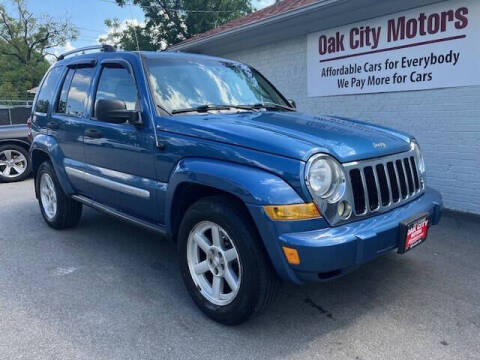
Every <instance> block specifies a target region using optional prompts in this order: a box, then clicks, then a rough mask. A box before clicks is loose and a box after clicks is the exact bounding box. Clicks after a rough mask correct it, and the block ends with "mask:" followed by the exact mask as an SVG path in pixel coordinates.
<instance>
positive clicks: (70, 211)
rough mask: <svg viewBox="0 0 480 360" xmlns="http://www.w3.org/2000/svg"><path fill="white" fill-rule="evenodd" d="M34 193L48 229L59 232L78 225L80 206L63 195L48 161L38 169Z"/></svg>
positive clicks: (80, 212)
mask: <svg viewBox="0 0 480 360" xmlns="http://www.w3.org/2000/svg"><path fill="white" fill-rule="evenodd" d="M35 191H36V194H37V196H38V204H39V205H40V211H41V212H42V216H43V219H44V220H45V222H46V223H47V224H48V225H49V226H50V227H52V228H54V229H57V230H61V229H67V228H72V227H75V226H77V225H78V222H79V221H80V218H81V216H82V204H80V203H79V202H77V201H75V200H73V199H71V198H69V197H68V196H67V195H65V193H64V192H63V190H62V187H61V186H60V183H59V182H58V179H57V176H56V174H55V171H54V170H53V167H52V164H51V163H50V162H49V161H45V162H43V163H42V164H41V165H40V166H39V168H38V171H37V174H36V178H35ZM49 205H51V206H49Z"/></svg>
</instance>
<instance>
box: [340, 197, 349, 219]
mask: <svg viewBox="0 0 480 360" xmlns="http://www.w3.org/2000/svg"><path fill="white" fill-rule="evenodd" d="M337 212H338V216H340V217H341V218H342V219H348V218H349V217H350V215H351V214H352V206H351V205H350V203H349V202H348V201H342V202H340V203H339V204H338V207H337Z"/></svg>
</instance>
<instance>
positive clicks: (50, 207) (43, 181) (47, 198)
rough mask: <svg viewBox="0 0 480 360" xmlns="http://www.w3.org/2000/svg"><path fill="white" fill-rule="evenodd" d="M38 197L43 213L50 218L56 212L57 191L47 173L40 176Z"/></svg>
mask: <svg viewBox="0 0 480 360" xmlns="http://www.w3.org/2000/svg"><path fill="white" fill-rule="evenodd" d="M40 198H41V200H42V207H43V211H44V212H45V215H46V216H47V218H48V219H49V220H52V219H53V218H54V217H55V215H56V214H57V193H56V192H55V185H54V183H53V180H52V178H51V177H50V175H49V174H47V173H43V174H42V176H41V177H40Z"/></svg>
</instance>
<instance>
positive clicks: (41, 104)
mask: <svg viewBox="0 0 480 360" xmlns="http://www.w3.org/2000/svg"><path fill="white" fill-rule="evenodd" d="M61 72H62V69H61V68H60V67H56V68H53V69H52V70H50V72H49V73H48V74H47V75H46V77H45V80H44V82H43V84H42V88H41V89H40V92H39V93H38V98H37V102H36V104H35V109H34V111H35V112H39V113H45V114H46V113H47V112H48V108H49V107H50V102H51V101H52V100H53V98H54V95H55V94H54V93H55V88H56V87H57V82H58V80H59V78H60V75H61Z"/></svg>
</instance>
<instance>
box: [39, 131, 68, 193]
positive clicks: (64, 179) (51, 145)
mask: <svg viewBox="0 0 480 360" xmlns="http://www.w3.org/2000/svg"><path fill="white" fill-rule="evenodd" d="M30 158H31V160H32V171H33V174H34V178H35V177H36V173H37V171H38V167H39V166H40V164H41V163H42V162H44V161H50V162H51V163H52V166H53V169H54V170H55V175H56V176H57V178H58V180H59V183H60V186H61V187H62V190H63V192H64V193H65V194H67V195H71V194H73V193H74V190H73V187H72V185H71V184H70V180H69V179H68V176H67V173H66V172H65V168H64V166H63V159H64V156H63V153H62V151H61V149H60V147H59V146H58V144H57V142H56V140H55V139H54V138H53V137H51V136H48V135H43V134H42V135H37V136H36V137H35V138H34V139H33V142H32V145H31V147H30Z"/></svg>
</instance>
